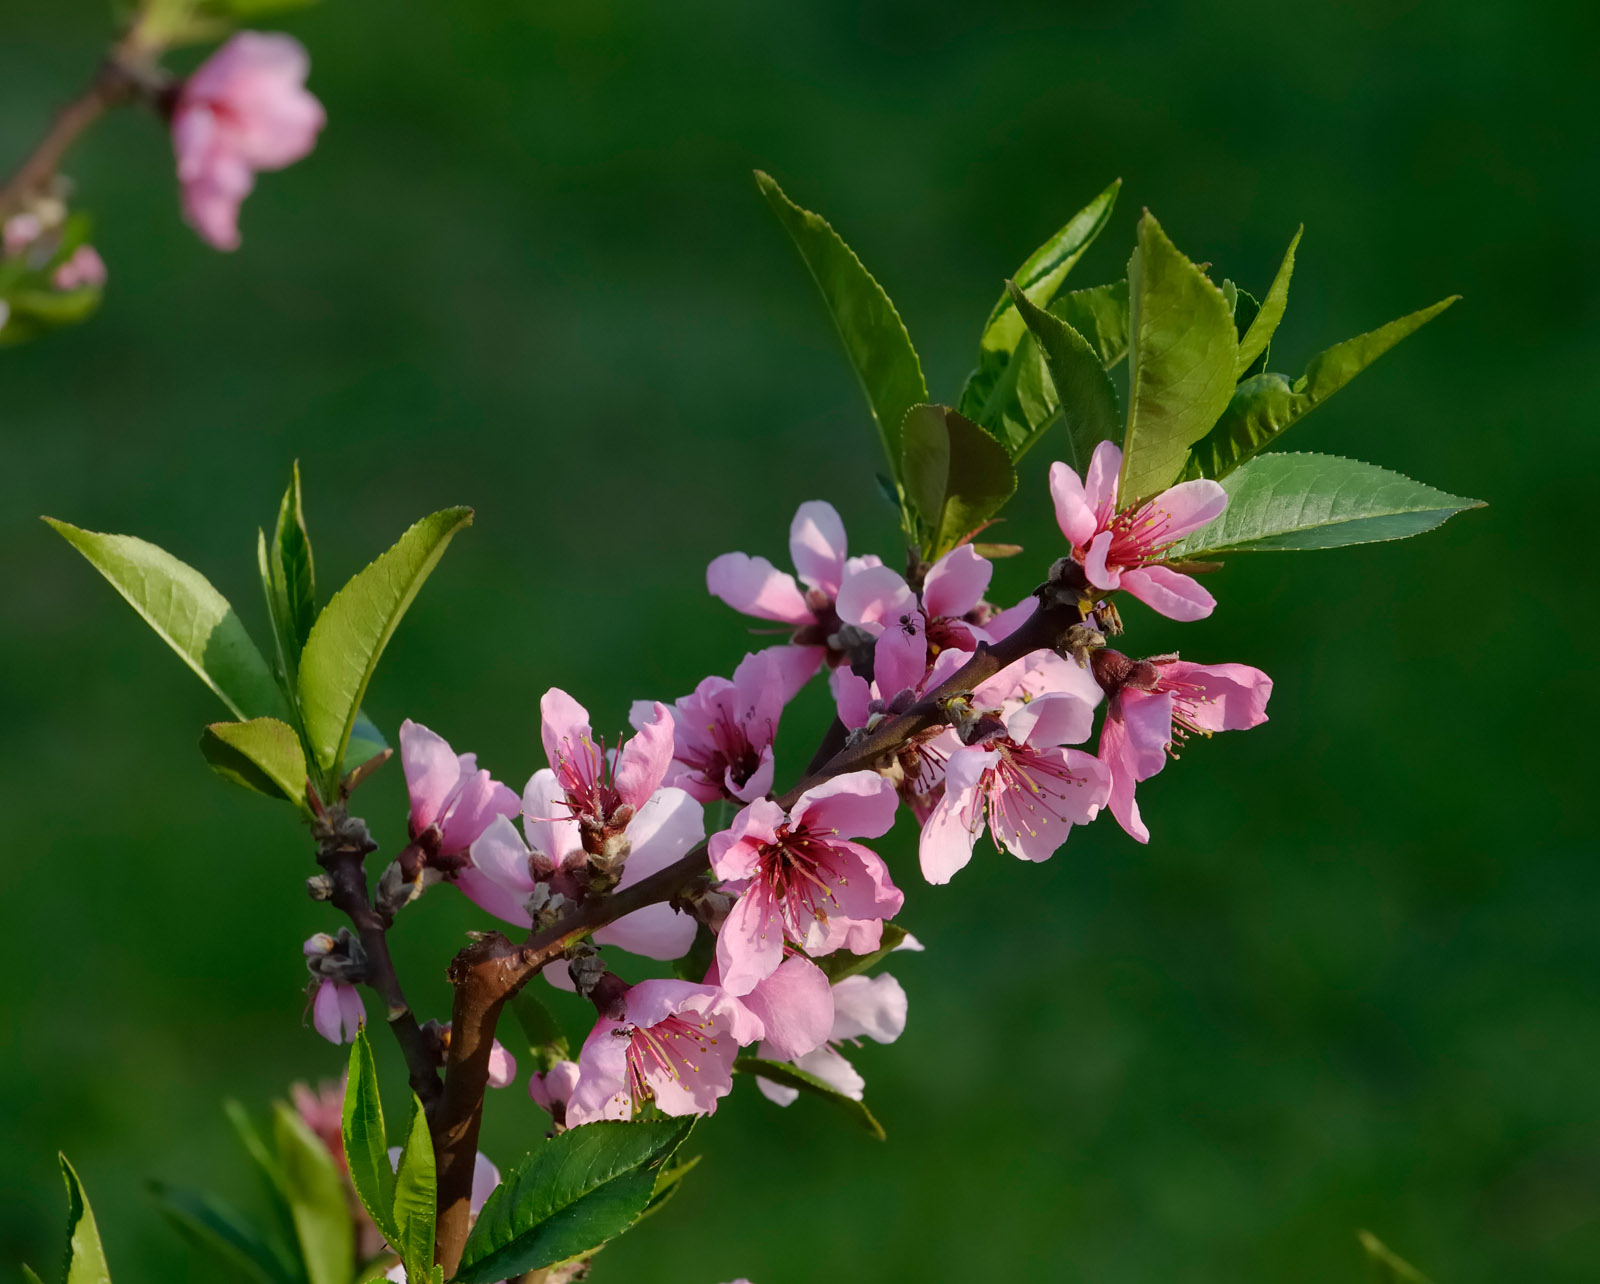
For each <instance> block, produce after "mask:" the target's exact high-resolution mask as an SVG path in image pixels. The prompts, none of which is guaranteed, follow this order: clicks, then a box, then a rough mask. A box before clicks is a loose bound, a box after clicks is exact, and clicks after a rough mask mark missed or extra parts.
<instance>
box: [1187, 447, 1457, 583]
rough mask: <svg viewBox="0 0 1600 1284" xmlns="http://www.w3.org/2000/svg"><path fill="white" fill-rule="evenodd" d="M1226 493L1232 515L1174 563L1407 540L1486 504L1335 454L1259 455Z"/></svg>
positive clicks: (1197, 536)
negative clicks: (1245, 554) (1225, 555)
mask: <svg viewBox="0 0 1600 1284" xmlns="http://www.w3.org/2000/svg"><path fill="white" fill-rule="evenodd" d="M1222 488H1223V489H1224V490H1225V491H1227V492H1228V509H1227V511H1226V512H1225V513H1223V514H1222V516H1221V517H1219V518H1217V520H1216V521H1214V522H1212V523H1211V524H1210V525H1209V526H1205V527H1202V528H1201V529H1200V530H1198V531H1196V532H1195V533H1194V534H1193V535H1191V536H1189V538H1188V539H1186V540H1183V541H1182V542H1181V543H1179V544H1178V545H1176V546H1175V547H1174V548H1173V549H1172V550H1171V552H1170V553H1169V555H1168V556H1169V557H1170V558H1171V559H1172V560H1174V561H1179V560H1185V559H1188V560H1195V559H1203V558H1207V557H1211V556H1213V555H1215V554H1219V553H1246V552H1258V551H1260V552H1265V551H1272V550H1288V549H1309V548H1341V547H1343V546H1345V545H1347V544H1371V543H1375V542H1377V541H1380V540H1390V539H1404V538H1405V537H1406V536H1408V535H1420V534H1421V533H1422V532H1423V531H1428V530H1432V529H1433V528H1434V527H1435V526H1438V525H1439V524H1440V523H1441V522H1443V521H1445V520H1446V519H1447V518H1449V517H1451V516H1453V515H1454V514H1456V513H1459V512H1461V511H1462V510H1463V509H1467V508H1481V507H1482V506H1483V505H1482V502H1481V501H1480V500H1476V499H1462V498H1461V497H1459V496H1457V495H1447V494H1445V493H1444V492H1443V491H1439V490H1434V489H1433V487H1431V486H1424V485H1423V484H1422V483H1421V482H1415V481H1412V480H1411V479H1410V478H1409V477H1402V476H1401V475H1400V474H1399V473H1392V472H1390V471H1389V470H1388V469H1386V468H1379V467H1378V466H1377V465H1376V464H1363V463H1361V462H1359V461H1357V460H1354V459H1341V458H1340V457H1339V456H1337V455H1300V454H1284V455H1279V454H1271V455H1261V456H1260V457H1258V458H1256V459H1252V460H1251V461H1250V462H1249V463H1247V464H1245V465H1244V467H1242V468H1239V469H1237V470H1236V471H1234V472H1232V473H1230V474H1229V475H1228V476H1227V477H1226V478H1225V479H1224V480H1223V482H1222Z"/></svg>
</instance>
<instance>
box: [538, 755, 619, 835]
mask: <svg viewBox="0 0 1600 1284" xmlns="http://www.w3.org/2000/svg"><path fill="white" fill-rule="evenodd" d="M557 759H558V760H557V762H556V764H555V771H556V781H557V783H559V784H560V786H561V789H562V792H564V793H565V794H566V795H567V806H568V807H569V808H571V810H572V814H573V816H574V817H577V816H580V815H586V816H592V817H594V818H595V819H597V820H600V821H602V822H603V821H604V820H605V819H606V818H607V817H609V816H610V815H611V814H612V813H613V812H615V811H616V810H617V808H619V807H621V806H622V796H621V795H620V794H618V793H617V787H616V783H615V770H616V769H615V766H614V764H613V762H612V760H611V756H610V755H608V754H607V753H606V742H605V741H604V740H603V739H602V740H600V742H599V743H598V744H597V743H596V742H595V741H594V740H592V739H590V738H589V736H588V735H584V736H583V737H582V738H581V739H580V740H579V741H578V742H577V743H576V744H574V743H573V741H572V739H571V738H570V737H568V736H563V737H562V738H561V751H560V753H559V754H558V755H557Z"/></svg>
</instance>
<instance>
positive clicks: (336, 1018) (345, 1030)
mask: <svg viewBox="0 0 1600 1284" xmlns="http://www.w3.org/2000/svg"><path fill="white" fill-rule="evenodd" d="M366 1019H367V1009H366V1006H365V1005H364V1004H363V1003H362V1002H361V995H360V993H359V992H358V991H357V990H356V987H355V986H353V985H348V984H346V983H345V982H343V981H333V980H327V979H324V980H323V981H322V982H321V983H320V984H319V985H318V986H317V996H316V998H315V999H313V1000H312V1001H311V1024H312V1025H313V1026H315V1027H316V1031H317V1033H318V1034H320V1035H321V1036H322V1037H323V1038H324V1039H326V1040H327V1041H328V1042H329V1043H354V1042H355V1041H356V1035H357V1034H359V1033H360V1032H361V1027H362V1025H363V1024H364V1023H365V1022H366Z"/></svg>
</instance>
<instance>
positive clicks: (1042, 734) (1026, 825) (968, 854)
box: [920, 693, 1111, 883]
mask: <svg viewBox="0 0 1600 1284" xmlns="http://www.w3.org/2000/svg"><path fill="white" fill-rule="evenodd" d="M1093 717H1094V706H1093V704H1092V703H1091V702H1090V701H1088V700H1085V699H1083V698H1082V697H1081V696H1077V695H1072V694H1067V693H1052V694H1047V695H1041V696H1038V697H1036V698H1035V699H1033V700H1030V701H1029V702H1028V703H1026V704H1023V705H1021V706H1020V707H1019V708H1017V709H1016V710H1015V711H1014V712H1012V713H1011V714H1010V715H1009V716H1008V717H1007V718H1006V719H1005V722H1004V724H1003V728H1004V729H1003V732H1002V733H1001V734H996V735H994V736H992V737H990V738H988V739H985V740H983V741H980V742H979V743H976V744H973V745H963V746H962V747H961V748H959V749H956V750H954V751H953V752H952V753H951V754H950V760H949V762H948V764H947V765H946V768H945V778H944V797H943V798H941V799H940V800H939V804H938V806H936V807H935V808H934V809H933V813H932V815H930V816H929V817H928V821H927V823H926V824H925V825H924V826H923V828H922V839H921V843H920V856H921V861H922V873H923V876H924V877H925V878H926V879H927V880H928V881H929V882H930V883H948V882H949V881H950V879H951V878H952V877H953V876H954V875H955V873H956V871H957V870H959V869H962V868H963V867H964V866H965V865H966V864H967V862H968V861H970V860H971V859H972V849H973V846H974V845H975V844H976V842H977V839H978V835H979V834H980V833H982V832H983V829H984V825H985V821H986V820H987V824H988V828H989V832H990V834H991V835H992V836H993V838H994V840H995V843H996V845H998V846H1000V847H1003V848H1004V849H1005V850H1007V851H1009V852H1010V853H1011V854H1012V855H1013V856H1017V857H1019V858H1021V859H1022V860H1031V861H1042V860H1048V859H1049V858H1050V857H1051V856H1052V855H1054V854H1055V852H1056V850H1057V849H1058V848H1059V847H1060V846H1061V844H1062V843H1064V842H1065V841H1066V839H1067V835H1068V834H1069V833H1070V832H1071V830H1072V827H1073V826H1074V825H1086V824H1088V823H1089V822H1090V821H1092V820H1093V819H1094V818H1095V817H1096V816H1097V815H1098V814H1099V812H1100V808H1101V807H1103V806H1104V805H1105V803H1106V800H1107V798H1108V796H1109V794H1110V790H1111V780H1110V775H1109V773H1108V772H1107V770H1106V768H1105V766H1104V764H1102V763H1101V762H1100V760H1099V759H1097V758H1095V757H1094V755H1092V754H1088V753H1084V752H1082V751H1081V750H1077V749H1066V748H1063V747H1062V746H1064V745H1068V744H1076V743H1078V742H1079V741H1082V740H1085V739H1087V738H1088V735H1089V730H1090V727H1091V725H1092V723H1093Z"/></svg>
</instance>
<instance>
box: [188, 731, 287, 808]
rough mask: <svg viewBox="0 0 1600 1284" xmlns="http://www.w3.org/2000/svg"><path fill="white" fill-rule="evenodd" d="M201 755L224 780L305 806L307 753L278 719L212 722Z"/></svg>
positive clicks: (204, 734) (205, 734)
mask: <svg viewBox="0 0 1600 1284" xmlns="http://www.w3.org/2000/svg"><path fill="white" fill-rule="evenodd" d="M200 752H201V753H202V754H204V755H205V760H206V761H207V762H208V763H210V764H211V769H212V770H213V771H214V772H216V773H217V774H218V775H219V776H221V777H222V778H223V779H224V780H231V781H232V782H233V783H234V784H236V785H243V786H244V787H245V788H246V789H253V790H255V791H256V792H257V793H260V794H265V795H266V796H267V797H269V798H286V799H288V801H290V802H292V803H294V804H295V806H297V807H301V808H304V807H305V806H306V756H305V751H304V750H302V749H301V747H300V737H299V736H297V735H296V734H295V732H294V728H293V727H291V726H290V725H289V724H288V723H286V722H280V721H278V719H276V718H252V719H251V720H250V721H249V722H213V723H212V724H211V725H210V726H208V727H207V728H206V729H205V731H203V732H202V733H201V735H200Z"/></svg>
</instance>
